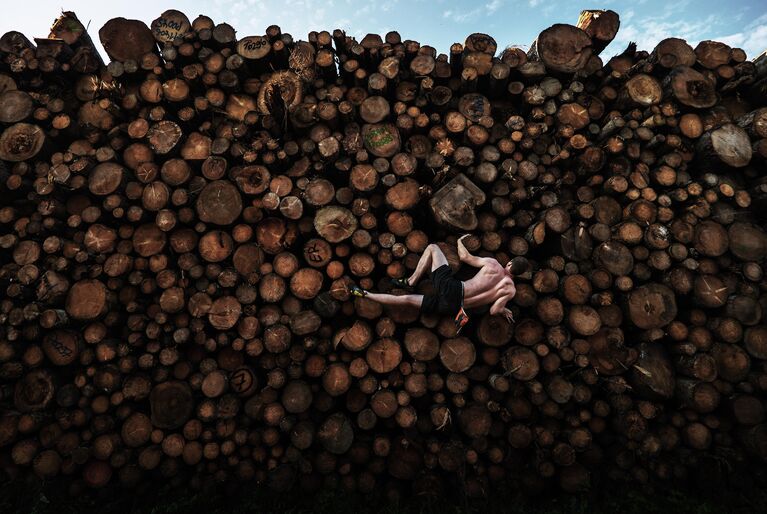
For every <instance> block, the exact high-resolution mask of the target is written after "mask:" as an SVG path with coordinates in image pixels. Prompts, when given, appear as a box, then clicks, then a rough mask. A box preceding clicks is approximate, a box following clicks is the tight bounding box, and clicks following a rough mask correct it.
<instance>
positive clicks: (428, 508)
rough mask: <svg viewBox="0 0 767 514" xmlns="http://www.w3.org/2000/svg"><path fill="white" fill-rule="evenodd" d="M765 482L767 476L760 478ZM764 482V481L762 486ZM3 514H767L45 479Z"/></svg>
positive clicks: (621, 492) (15, 488)
mask: <svg viewBox="0 0 767 514" xmlns="http://www.w3.org/2000/svg"><path fill="white" fill-rule="evenodd" d="M761 478H762V479H763V478H764V477H761ZM760 481H761V480H760ZM0 512H3V513H4V514H15V513H19V514H21V513H24V514H70V513H78V514H85V513H90V512H94V513H95V512H98V513H99V514H112V513H115V514H116V513H127V512H130V513H136V514H189V513H195V512H205V513H206V514H245V513H255V512H275V513H277V512H279V513H281V514H299V513H314V514H324V513H332V514H347V513H349V514H351V513H354V514H367V513H384V514H438V513H439V514H475V513H476V514H480V513H484V512H494V513H509V514H533V513H536V514H549V513H550V514H568V513H573V514H602V513H604V514H608V513H609V514H612V513H616V512H620V513H621V514H648V513H655V512H658V513H667V512H673V513H674V514H687V513H689V514H719V513H722V514H724V513H731V512H733V513H747V512H767V488H765V487H763V486H756V485H755V484H754V486H753V487H751V488H749V490H748V491H746V490H743V489H738V488H735V487H726V488H713V489H712V488H706V487H702V486H699V487H698V488H697V489H695V490H693V489H679V488H673V487H672V488H664V487H639V486H632V485H627V484H619V485H615V486H603V487H600V488H599V489H598V490H594V491H592V492H590V493H588V494H581V495H565V494H562V493H556V494H551V495H544V496H541V497H525V496H523V495H521V494H519V493H511V492H499V493H498V494H496V495H494V496H493V497H491V498H489V499H472V500H469V499H467V500H463V501H461V500H458V501H451V500H449V499H447V498H445V497H440V498H433V497H427V498H411V499H407V500H404V501H400V502H392V501H390V500H387V499H385V498H383V497H382V496H380V495H379V496H376V495H361V494H357V493H352V494H348V493H344V492H342V491H335V492H330V491H328V492H323V493H321V494H318V495H315V496H311V495H305V494H291V493H275V492H273V491H269V490H267V489H265V488H260V487H259V488H256V487H254V488H247V487H240V488H239V489H238V490H237V492H235V493H232V491H227V492H225V491H224V490H223V489H221V490H208V491H204V492H201V491H197V492H194V493H190V492H188V491H184V490H181V489H169V488H167V487H166V488H160V489H159V490H158V491H155V492H154V494H146V495H134V494H131V493H128V492H127V491H126V492H125V494H116V495H109V496H105V497H104V498H96V497H88V496H81V497H72V496H70V495H68V494H67V493H66V492H65V491H62V490H60V489H57V488H56V487H55V486H54V485H53V484H45V483H41V482H39V481H32V480H27V481H26V482H21V481H3V482H0Z"/></svg>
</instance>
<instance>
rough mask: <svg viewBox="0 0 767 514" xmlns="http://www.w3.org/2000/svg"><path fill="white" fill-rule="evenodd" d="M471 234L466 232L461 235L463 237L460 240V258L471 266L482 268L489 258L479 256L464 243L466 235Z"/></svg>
mask: <svg viewBox="0 0 767 514" xmlns="http://www.w3.org/2000/svg"><path fill="white" fill-rule="evenodd" d="M470 235H471V234H466V235H464V236H461V238H460V239H459V240H458V258H459V259H461V262H465V263H466V264H468V265H469V266H474V267H475V268H481V267H482V266H484V265H485V261H487V259H486V258H484V257H477V256H476V255H472V254H471V253H469V250H467V249H466V247H465V246H464V244H463V239H464V238H465V237H469V236H470Z"/></svg>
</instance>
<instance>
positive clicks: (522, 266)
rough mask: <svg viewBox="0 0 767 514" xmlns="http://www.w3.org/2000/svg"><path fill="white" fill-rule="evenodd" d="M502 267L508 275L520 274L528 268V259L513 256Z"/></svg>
mask: <svg viewBox="0 0 767 514" xmlns="http://www.w3.org/2000/svg"><path fill="white" fill-rule="evenodd" d="M504 267H505V269H506V273H508V274H509V275H521V274H523V273H526V272H527V271H528V270H529V269H530V261H528V260H527V259H525V258H524V257H514V258H513V259H511V260H510V261H509V262H507V263H506V266H504Z"/></svg>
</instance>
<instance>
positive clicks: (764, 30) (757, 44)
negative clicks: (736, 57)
mask: <svg viewBox="0 0 767 514" xmlns="http://www.w3.org/2000/svg"><path fill="white" fill-rule="evenodd" d="M712 39H714V40H715V41H721V42H722V43H727V44H728V45H730V46H733V47H737V48H742V49H743V50H745V51H746V55H747V56H748V58H749V59H753V58H754V57H756V56H758V55H759V54H761V53H762V52H764V51H765V50H767V24H765V25H759V26H756V27H751V28H748V29H746V31H745V32H738V33H736V34H730V35H729V36H720V37H714V38H712Z"/></svg>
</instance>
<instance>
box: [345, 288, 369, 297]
mask: <svg viewBox="0 0 767 514" xmlns="http://www.w3.org/2000/svg"><path fill="white" fill-rule="evenodd" d="M349 292H350V293H351V294H352V296H356V297H358V298H364V297H365V296H367V294H368V292H367V291H365V290H364V289H362V288H361V287H357V286H351V287H349Z"/></svg>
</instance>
